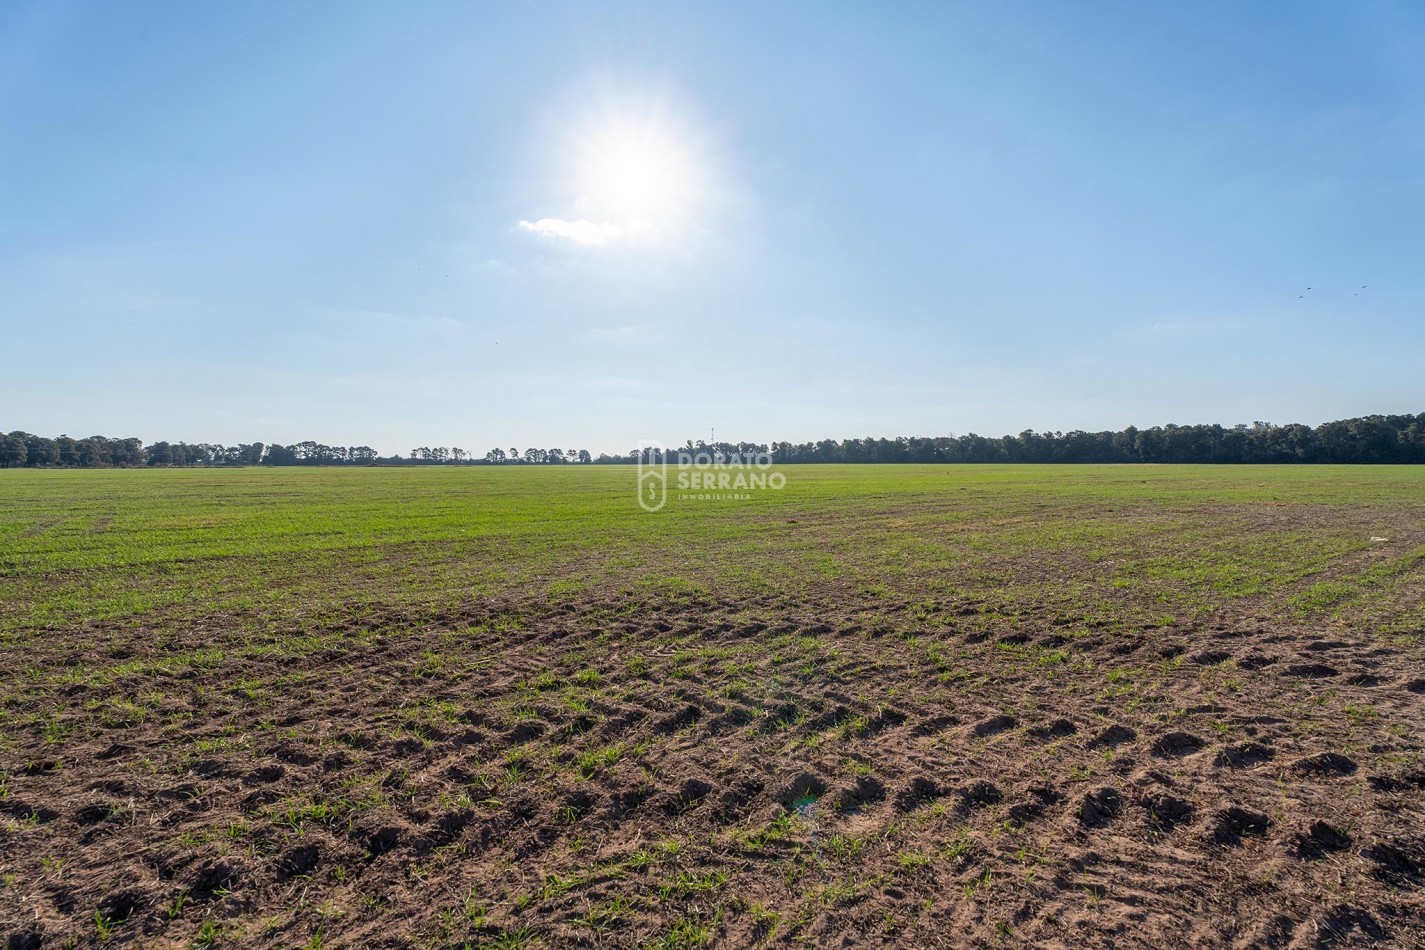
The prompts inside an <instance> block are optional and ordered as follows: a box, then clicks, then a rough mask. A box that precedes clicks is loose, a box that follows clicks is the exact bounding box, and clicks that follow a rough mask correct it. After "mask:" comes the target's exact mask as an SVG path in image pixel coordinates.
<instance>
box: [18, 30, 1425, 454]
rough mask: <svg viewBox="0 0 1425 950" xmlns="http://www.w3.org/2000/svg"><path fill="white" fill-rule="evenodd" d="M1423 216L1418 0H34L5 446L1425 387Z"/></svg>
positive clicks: (1094, 415)
mask: <svg viewBox="0 0 1425 950" xmlns="http://www.w3.org/2000/svg"><path fill="white" fill-rule="evenodd" d="M1422 212H1425V8H1422V7H1420V6H1419V5H1418V4H1413V3H1406V2H1401V3H1389V2H1381V3H1301V2H1291V3H1278V4H1271V3H1254V4H1243V3H1220V4H1213V3H1202V4H1174V5H1168V4H1132V3H1123V4H1082V3H1057V2H1056V3H1047V2H1046V3H1039V4H1033V3H994V4H991V3H983V4H961V5H952V4H945V3H933V4H925V5H914V4H903V5H899V6H882V5H872V4H829V3H807V4H791V3H788V4H781V5H776V6H775V7H772V8H769V5H766V4H759V3H746V4H744V3H716V4H713V3H697V4H694V3H684V4H669V3H649V4H611V5H604V4H585V3H573V4H557V3H534V2H491V3H459V4H457V3H449V4H438V3H405V4H395V3H391V4H385V3H331V4H316V3H276V2H263V3H226V4H217V3H172V4H145V3H125V4H113V3H66V2H45V3H35V4H30V3H25V2H19V3H13V2H12V3H7V4H5V5H3V6H0V333H3V339H4V341H5V346H4V352H5V356H6V358H5V359H4V360H3V361H0V428H4V429H6V430H9V429H14V428H23V429H26V430H29V431H34V432H40V433H42V434H47V435H56V434H59V433H61V432H65V433H68V434H70V435H73V436H84V435H90V434H96V433H98V434H106V435H114V436H126V435H139V436H142V437H144V438H146V439H149V440H153V439H158V438H167V439H184V440H188V441H218V442H226V443H231V442H236V441H251V440H254V439H257V440H263V441H282V442H290V441H296V440H299V439H305V438H314V439H317V440H320V441H325V442H329V443H338V444H358V443H365V444H370V445H373V446H375V447H376V448H378V449H379V450H381V451H383V452H390V451H399V452H405V451H406V450H407V449H409V448H410V447H411V446H415V445H459V446H462V447H465V448H470V449H475V450H478V451H480V452H483V451H484V450H485V449H487V448H489V447H491V446H504V447H506V448H508V447H509V446H511V445H518V446H519V447H521V448H523V447H525V446H527V445H531V444H534V445H540V446H546V447H547V446H561V447H568V446H570V445H575V446H585V447H588V448H590V449H592V450H594V451H596V452H597V451H610V452H613V451H623V450H626V449H627V448H629V447H631V446H632V445H633V444H634V443H635V442H636V441H637V440H639V439H642V438H655V439H661V440H664V441H674V442H681V441H682V440H683V439H685V438H690V437H691V438H698V437H704V436H706V434H707V433H708V431H709V429H710V428H712V427H714V426H715V427H716V429H717V433H718V436H719V438H729V439H749V440H755V441H766V440H771V439H784V438H785V439H792V440H798V441H799V440H807V439H816V438H823V437H835V438H841V437H851V436H864V435H886V436H893V435H902V434H904V435H917V434H919V435H943V434H949V433H965V432H969V431H977V432H980V433H982V434H989V435H998V434H1002V433H1006V432H1018V431H1019V430H1021V429H1024V428H1036V429H1040V430H1048V429H1066V430H1067V429H1071V428H1086V429H1099V428H1120V427H1122V426H1125V425H1128V424H1135V425H1139V426H1148V425H1154V424H1160V423H1166V422H1180V423H1189V422H1212V421H1216V422H1223V423H1234V422H1251V421H1253V420H1257V419H1264V420H1270V421H1276V422H1288V421H1301V422H1307V423H1317V422H1321V421H1324V420H1327V419H1332V418H1342V417H1347V416H1352V415H1359V414H1365V413H1370V412H1417V411H1422V410H1425V374H1423V373H1422V372H1421V362H1422V361H1421V355H1422V352H1425V330H1422V328H1421V313H1422V304H1425V267H1422V264H1421V262H1422V260H1425V213H1422ZM1362 285H1365V288H1364V289H1362ZM1307 287H1310V288H1312V289H1311V290H1310V291H1307V290H1306V288H1307Z"/></svg>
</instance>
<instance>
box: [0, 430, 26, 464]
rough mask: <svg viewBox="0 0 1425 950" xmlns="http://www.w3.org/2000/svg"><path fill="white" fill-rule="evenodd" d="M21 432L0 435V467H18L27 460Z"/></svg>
mask: <svg viewBox="0 0 1425 950" xmlns="http://www.w3.org/2000/svg"><path fill="white" fill-rule="evenodd" d="M29 458H30V453H29V449H28V448H26V446H25V439H24V433H23V432H12V433H10V434H9V435H0V468H19V467H21V466H22V465H24V464H26V463H27V462H28V461H29Z"/></svg>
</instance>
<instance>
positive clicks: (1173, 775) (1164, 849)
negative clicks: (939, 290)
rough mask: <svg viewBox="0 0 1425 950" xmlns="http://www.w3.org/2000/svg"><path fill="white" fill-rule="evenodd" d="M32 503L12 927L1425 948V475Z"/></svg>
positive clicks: (425, 490)
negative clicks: (715, 493)
mask: <svg viewBox="0 0 1425 950" xmlns="http://www.w3.org/2000/svg"><path fill="white" fill-rule="evenodd" d="M780 471H782V472H783V473H784V474H785V475H786V485H785V488H783V489H781V490H776V491H773V490H761V491H756V492H753V493H751V497H750V498H746V499H742V500H723V501H696V500H687V499H681V498H679V497H677V495H676V493H675V494H674V495H673V496H672V497H671V498H670V500H669V502H668V505H667V507H666V508H664V509H663V510H662V511H660V512H658V513H648V512H645V511H643V510H641V509H640V507H639V506H638V504H637V495H636V485H635V476H634V473H633V470H632V469H631V468H628V467H623V466H542V467H474V468H458V469H451V468H426V469H409V468H403V469H384V468H370V469H367V468H363V469H344V470H339V469H281V470H274V469H237V470H132V471H120V470H111V471H18V470H15V471H11V470H6V471H0V939H3V940H5V941H6V943H5V946H6V948H8V950H23V948H38V947H44V948H50V947H68V946H94V945H100V944H102V945H106V946H107V945H112V946H141V947H188V946H197V947H208V946H212V947H223V946H262V947H279V946H280V947H312V948H315V947H393V948H394V947H408V946H409V947H461V946H466V945H469V946H486V945H488V946H501V947H514V946H590V947H635V946H654V947H695V946H702V945H709V946H712V945H728V946H754V945H792V944H798V943H802V944H808V945H814V946H839V945H851V944H855V945H899V946H915V947H935V946H943V947H966V946H973V947H1000V946H1005V947H1010V946H1026V945H1032V946H1047V947H1070V946H1073V947H1109V946H1127V945H1145V946H1155V947H1177V946H1184V947H1204V948H1207V947H1346V946H1365V945H1373V946H1375V945H1385V946H1399V947H1410V946H1420V945H1422V942H1425V893H1422V875H1425V762H1422V748H1425V735H1422V731H1425V729H1423V728H1422V727H1425V656H1423V655H1422V646H1423V645H1425V644H1422V638H1425V467H1414V468H1410V467H1389V466H1379V467H1371V466H1355V467H1306V466H1303V467H1237V466H1231V467H1229V466H1221V467H1209V466H1200V467H1197V466H1183V467H1158V466H1064V467H1060V466H1047V465H1046V466H955V467H947V466H929V465H927V466H869V465H868V466H804V467H785V468H782V469H780Z"/></svg>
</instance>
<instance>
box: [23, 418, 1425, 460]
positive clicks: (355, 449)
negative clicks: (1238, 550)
mask: <svg viewBox="0 0 1425 950" xmlns="http://www.w3.org/2000/svg"><path fill="white" fill-rule="evenodd" d="M676 453H684V454H687V455H691V456H698V455H702V456H704V457H705V458H715V459H723V460H725V459H732V458H741V459H752V458H757V457H762V458H765V457H766V456H768V455H770V456H771V458H772V459H773V460H774V461H775V462H777V463H779V464H816V463H828V462H842V463H892V462H937V463H953V462H1070V463H1072V462H1159V463H1181V462H1209V463H1227V464H1231V463H1237V464H1241V463H1313V462H1314V463H1348V464H1388V463H1395V464H1416V463H1425V413H1421V414H1419V415H1413V416H1412V415H1385V416H1381V415H1376V416H1362V417H1360V418H1356V419H1342V420H1339V421H1336V422H1326V423H1322V424H1321V425H1319V426H1316V427H1315V428H1312V427H1311V426H1306V425H1300V424H1291V425H1273V424H1271V423H1267V422H1255V423H1253V424H1252V425H1250V426H1247V425H1238V426H1231V427H1223V426H1220V425H1190V426H1179V425H1166V426H1154V427H1153V428H1151V429H1138V428H1135V427H1133V426H1129V427H1128V428H1126V429H1123V430H1120V431H1117V432H1083V431H1078V430H1075V431H1073V432H1035V431H1033V430H1027V431H1024V432H1021V433H1020V434H1019V435H1006V436H1000V437H998V438H993V437H987V436H981V435H976V434H974V433H970V434H969V435H962V436H954V435H949V436H933V437H920V436H916V437H905V436H902V437H900V438H896V439H885V438H865V439H842V440H840V441H837V440H835V439H823V440H821V441H820V442H802V443H792V442H773V443H770V444H766V443H754V442H717V443H707V442H702V441H698V442H692V441H689V442H687V443H685V444H684V445H683V446H681V447H678V448H670V449H666V450H663V451H655V450H645V451H644V452H643V457H644V458H645V459H651V460H656V459H667V458H671V457H672V456H674V455H675V454H676ZM639 456H640V453H639V451H637V450H635V451H632V452H629V453H628V454H626V455H607V454H600V455H598V456H597V457H596V456H594V455H593V454H591V453H590V452H589V451H588V450H587V449H573V448H568V449H566V448H550V449H541V448H527V449H525V450H523V451H521V450H520V449H518V448H515V447H511V448H510V449H509V450H508V451H507V450H505V449H503V448H495V449H490V450H489V451H487V452H485V453H484V454H483V455H480V454H477V453H474V452H470V451H467V450H465V449H461V448H452V447H445V446H438V447H430V446H422V447H419V448H414V449H411V451H410V453H409V455H405V456H400V455H391V456H381V455H378V454H377V452H376V450H375V449H373V448H371V447H370V446H366V445H353V446H340V445H323V444H322V443H319V442H311V441H307V442H297V443H295V444H292V445H280V444H277V443H262V442H252V443H246V444H243V443H240V444H238V445H229V446H225V445H217V444H212V443H186V442H154V443H152V444H150V445H145V444H144V443H143V441H142V440H140V439H137V438H124V439H114V438H108V437H105V436H99V435H94V436H89V437H87V438H83V439H73V438H70V437H69V436H67V435H61V436H59V437H57V438H47V437H44V436H38V435H33V434H31V433H28V432H21V431H15V432H10V433H8V434H4V435H0V468H137V467H143V466H154V467H158V466H164V467H169V466H173V467H186V466H244V465H270V466H286V465H589V464H606V465H607V464H625V465H626V464H628V463H630V462H632V461H635V460H637V459H638V458H639Z"/></svg>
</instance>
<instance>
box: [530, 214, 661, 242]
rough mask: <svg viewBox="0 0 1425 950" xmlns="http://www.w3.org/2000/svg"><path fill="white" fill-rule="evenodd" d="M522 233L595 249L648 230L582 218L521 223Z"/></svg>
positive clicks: (544, 219)
mask: <svg viewBox="0 0 1425 950" xmlns="http://www.w3.org/2000/svg"><path fill="white" fill-rule="evenodd" d="M519 227H520V230H521V231H529V232H530V233H532V234H538V235H539V236H540V237H543V238H548V239H550V240H563V241H572V242H573V243H575V244H586V245H590V246H593V247H604V246H605V245H608V244H612V243H614V242H616V241H622V240H626V239H628V238H630V237H633V236H634V235H636V234H638V233H640V232H642V231H645V230H647V228H646V227H641V226H638V225H625V224H617V223H615V222H612V221H589V220H586V219H584V218H580V219H578V220H577V221H566V220H565V219H563V218H540V219H539V220H538V221H521V222H520V224H519Z"/></svg>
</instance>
